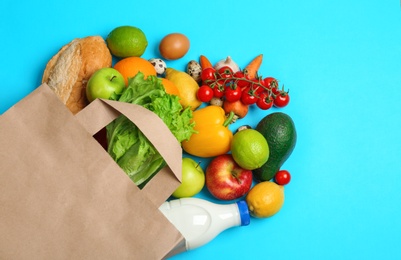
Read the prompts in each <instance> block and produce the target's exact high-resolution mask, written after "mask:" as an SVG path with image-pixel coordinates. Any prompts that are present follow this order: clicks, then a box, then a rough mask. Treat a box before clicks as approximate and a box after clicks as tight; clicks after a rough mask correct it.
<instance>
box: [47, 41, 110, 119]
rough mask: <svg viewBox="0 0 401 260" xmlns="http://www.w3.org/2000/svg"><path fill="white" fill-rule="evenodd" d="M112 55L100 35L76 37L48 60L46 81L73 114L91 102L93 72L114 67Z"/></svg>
mask: <svg viewBox="0 0 401 260" xmlns="http://www.w3.org/2000/svg"><path fill="white" fill-rule="evenodd" d="M111 65H112V55H111V53H110V51H109V49H108V47H107V44H106V42H105V41H104V39H103V38H102V37H100V36H88V37H85V38H76V39H74V40H72V41H71V42H70V43H68V44H66V45H64V46H63V47H62V48H61V49H60V50H59V51H58V52H57V53H56V54H55V55H54V56H53V57H52V58H51V59H50V60H49V62H48V63H47V65H46V68H45V70H44V73H43V77H42V83H47V84H48V85H49V87H50V88H51V89H52V90H53V91H54V92H55V93H56V95H57V96H58V97H59V99H60V100H61V101H62V102H63V103H64V104H65V105H66V106H67V107H68V109H70V111H71V112H72V113H73V114H76V113H78V112H79V111H80V110H82V109H83V108H84V107H85V106H86V105H87V104H88V100H87V98H86V84H87V82H88V80H89V78H90V77H91V76H92V74H93V73H94V72H95V71H96V70H98V69H101V68H105V67H111Z"/></svg>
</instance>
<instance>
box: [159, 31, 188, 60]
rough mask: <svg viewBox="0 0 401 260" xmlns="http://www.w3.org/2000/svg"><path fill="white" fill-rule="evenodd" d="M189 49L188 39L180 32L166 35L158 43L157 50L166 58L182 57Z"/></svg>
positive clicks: (175, 58)
mask: <svg viewBox="0 0 401 260" xmlns="http://www.w3.org/2000/svg"><path fill="white" fill-rule="evenodd" d="M188 50H189V39H188V38H187V37H186V36H185V35H184V34H181V33H170V34H168V35H166V36H165V37H164V38H163V39H162V40H161V42H160V44H159V51H160V54H161V55H162V57H163V58H165V59H166V60H177V59H179V58H182V57H183V56H184V55H185V54H186V53H187V52H188Z"/></svg>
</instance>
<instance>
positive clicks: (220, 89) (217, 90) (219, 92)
mask: <svg viewBox="0 0 401 260" xmlns="http://www.w3.org/2000/svg"><path fill="white" fill-rule="evenodd" d="M213 96H214V97H216V98H222V97H223V96H224V86H222V85H219V84H216V85H215V86H214V88H213Z"/></svg>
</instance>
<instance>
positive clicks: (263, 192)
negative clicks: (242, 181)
mask: <svg viewBox="0 0 401 260" xmlns="http://www.w3.org/2000/svg"><path fill="white" fill-rule="evenodd" d="M245 201H246V203H247V204H248V208H249V212H250V214H251V215H252V216H254V217H257V218H268V217H271V216H273V215H275V214H276V213H277V212H279V211H280V209H281V208H282V206H283V204H284V187H283V186H281V185H278V184H276V183H274V182H272V181H262V182H259V183H257V184H255V186H253V187H252V188H251V190H250V191H249V192H248V194H247V195H246V197H245Z"/></svg>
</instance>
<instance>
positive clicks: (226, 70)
mask: <svg viewBox="0 0 401 260" xmlns="http://www.w3.org/2000/svg"><path fill="white" fill-rule="evenodd" d="M217 75H218V76H219V78H231V77H232V76H233V71H232V69H231V68H230V67H228V66H223V67H221V68H220V69H218V70H217Z"/></svg>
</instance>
